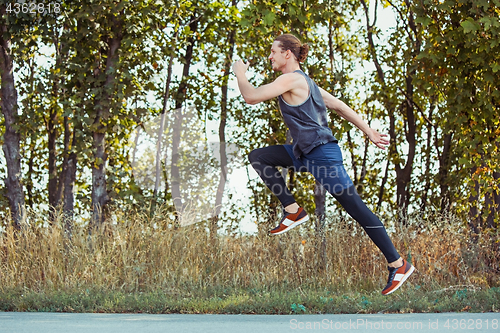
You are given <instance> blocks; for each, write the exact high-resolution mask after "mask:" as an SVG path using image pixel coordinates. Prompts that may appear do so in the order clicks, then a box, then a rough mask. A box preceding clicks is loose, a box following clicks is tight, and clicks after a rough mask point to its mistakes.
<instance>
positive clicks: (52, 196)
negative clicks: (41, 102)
mask: <svg viewBox="0 0 500 333" xmlns="http://www.w3.org/2000/svg"><path fill="white" fill-rule="evenodd" d="M56 48H57V47H56ZM57 90H58V84H57V80H55V81H54V82H53V83H52V96H51V97H52V98H57ZM57 126H58V114H57V103H55V102H53V103H52V105H51V106H50V108H49V119H48V121H47V135H48V149H49V158H48V169H49V174H48V176H49V182H48V188H49V219H50V222H53V221H54V220H55V218H56V209H57V204H58V202H59V198H58V197H57V187H58V177H57V176H58V173H57V152H56V142H57V136H58V131H57Z"/></svg>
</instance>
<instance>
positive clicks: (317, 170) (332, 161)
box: [248, 143, 400, 263]
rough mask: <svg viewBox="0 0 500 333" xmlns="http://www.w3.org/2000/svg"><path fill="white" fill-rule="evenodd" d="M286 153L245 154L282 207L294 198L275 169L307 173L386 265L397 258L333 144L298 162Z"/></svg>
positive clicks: (274, 149) (277, 148) (285, 149)
mask: <svg viewBox="0 0 500 333" xmlns="http://www.w3.org/2000/svg"><path fill="white" fill-rule="evenodd" d="M332 149H333V150H332ZM290 152H291V146H270V147H265V148H259V149H256V150H253V151H252V152H251V153H250V154H249V155H248V159H249V161H250V163H251V164H252V167H253V168H254V169H255V171H256V172H257V173H258V174H259V176H260V177H261V178H262V180H263V181H264V183H265V184H266V186H267V187H268V188H269V189H270V190H271V191H272V192H273V193H274V194H275V195H276V196H277V197H278V199H279V200H280V202H281V204H282V205H283V207H286V206H288V205H290V204H292V203H294V202H295V199H294V197H293V195H292V193H291V192H290V190H289V189H288V188H287V186H286V184H285V181H284V179H283V176H282V175H281V173H280V172H279V170H278V169H277V167H284V168H294V169H295V170H296V171H298V172H303V171H307V172H311V173H312V174H313V176H314V177H315V178H316V179H317V180H318V181H319V182H320V183H321V184H322V185H323V187H325V189H326V190H327V191H328V192H329V193H330V194H331V195H333V197H334V198H335V199H336V200H337V201H338V202H339V203H340V204H341V205H342V207H344V209H345V210H346V211H347V213H348V214H349V215H350V216H351V217H352V218H353V219H355V220H356V221H357V222H358V223H359V224H360V225H361V226H362V227H363V229H364V230H365V231H366V233H367V234H368V236H369V237H370V238H371V240H372V241H373V242H374V243H375V245H376V246H377V247H378V248H379V249H380V250H381V251H382V253H383V254H384V256H385V258H386V260H387V262H389V263H391V262H393V261H396V260H398V259H399V258H400V255H399V253H398V252H397V251H396V249H395V247H394V244H393V243H392V241H391V239H390V238H389V236H388V235H387V231H386V230H385V227H384V225H383V224H382V222H380V220H379V218H378V217H377V216H376V215H375V214H373V212H372V211H371V210H370V209H369V208H368V207H367V206H366V204H365V203H364V202H363V200H361V198H360V197H359V195H358V193H357V191H356V189H355V187H354V186H353V185H352V182H351V181H350V179H348V176H347V173H346V172H345V170H344V167H343V165H342V157H341V153H340V148H338V145H337V144H336V143H328V144H326V145H321V146H320V147H317V148H315V149H314V150H313V151H312V152H311V153H309V154H305V155H304V156H303V157H302V158H301V159H300V160H297V159H295V157H293V154H291V153H290ZM339 156H340V157H339ZM346 177H347V179H346Z"/></svg>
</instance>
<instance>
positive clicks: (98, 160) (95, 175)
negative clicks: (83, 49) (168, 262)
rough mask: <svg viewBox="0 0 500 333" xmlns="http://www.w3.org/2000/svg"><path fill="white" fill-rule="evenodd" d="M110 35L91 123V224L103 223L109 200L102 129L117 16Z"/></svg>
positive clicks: (107, 108) (113, 71) (107, 110)
mask: <svg viewBox="0 0 500 333" xmlns="http://www.w3.org/2000/svg"><path fill="white" fill-rule="evenodd" d="M112 22H113V27H112V30H113V37H112V38H109V40H108V41H107V44H108V52H107V60H106V67H105V69H104V72H105V73H106V80H105V82H104V85H103V86H102V87H101V89H102V90H103V94H102V97H101V99H99V100H97V102H96V105H95V111H96V117H95V119H94V124H93V149H94V163H93V165H92V224H93V226H98V225H100V224H102V223H103V222H104V210H105V208H106V204H107V203H108V201H109V197H108V192H107V188H106V162H107V158H108V154H107V153H106V130H107V127H106V125H105V123H104V122H105V118H107V117H108V115H109V113H110V110H111V104H110V93H111V91H113V86H114V82H115V75H116V68H117V65H118V61H119V55H118V49H119V47H120V44H121V41H122V37H123V33H122V22H121V21H119V19H118V18H116V17H114V16H113V17H112Z"/></svg>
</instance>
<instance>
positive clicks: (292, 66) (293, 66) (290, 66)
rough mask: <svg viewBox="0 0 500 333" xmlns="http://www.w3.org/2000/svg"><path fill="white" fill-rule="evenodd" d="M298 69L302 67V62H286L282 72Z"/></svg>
mask: <svg viewBox="0 0 500 333" xmlns="http://www.w3.org/2000/svg"><path fill="white" fill-rule="evenodd" d="M298 69H300V64H299V63H298V62H296V63H288V64H286V66H285V68H283V70H282V71H281V72H282V73H283V74H287V73H292V72H295V71H296V70H298Z"/></svg>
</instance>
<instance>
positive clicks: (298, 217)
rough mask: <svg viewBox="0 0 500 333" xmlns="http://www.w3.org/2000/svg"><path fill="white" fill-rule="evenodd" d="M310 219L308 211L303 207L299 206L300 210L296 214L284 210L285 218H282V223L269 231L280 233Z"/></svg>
mask: <svg viewBox="0 0 500 333" xmlns="http://www.w3.org/2000/svg"><path fill="white" fill-rule="evenodd" d="M308 220H309V215H307V213H306V211H305V210H304V209H303V208H302V207H299V210H298V211H297V213H295V214H291V213H288V212H286V211H285V210H283V218H282V219H281V222H280V224H279V225H278V226H277V227H276V228H274V229H273V230H271V231H270V232H269V233H270V234H271V235H279V234H282V233H284V232H287V231H288V230H290V229H293V228H295V227H296V226H298V225H299V224H302V223H304V222H306V221H308Z"/></svg>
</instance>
